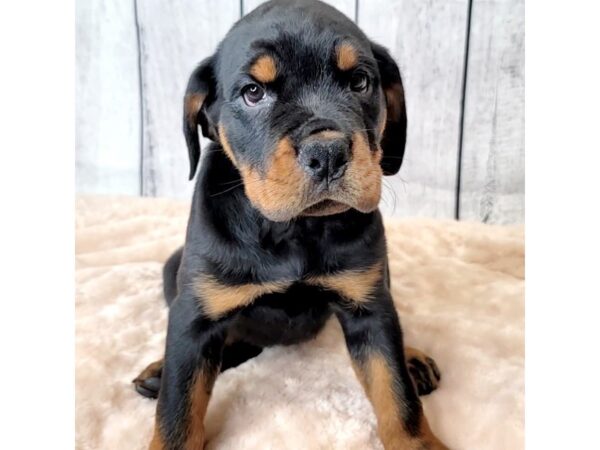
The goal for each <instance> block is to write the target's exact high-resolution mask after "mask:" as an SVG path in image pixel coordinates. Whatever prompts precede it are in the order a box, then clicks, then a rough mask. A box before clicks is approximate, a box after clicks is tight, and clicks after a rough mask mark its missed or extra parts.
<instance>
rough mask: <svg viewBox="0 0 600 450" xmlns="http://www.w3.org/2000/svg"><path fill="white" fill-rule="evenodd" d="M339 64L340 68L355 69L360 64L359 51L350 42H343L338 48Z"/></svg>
mask: <svg viewBox="0 0 600 450" xmlns="http://www.w3.org/2000/svg"><path fill="white" fill-rule="evenodd" d="M336 51H337V66H338V68H339V69H340V70H344V71H345V70H350V69H354V68H355V67H356V66H357V65H358V52H357V51H356V49H355V48H354V47H353V46H352V44H349V43H348V42H343V43H342V44H340V45H339V46H338V47H337V49H336Z"/></svg>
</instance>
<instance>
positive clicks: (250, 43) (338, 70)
mask: <svg viewBox="0 0 600 450" xmlns="http://www.w3.org/2000/svg"><path fill="white" fill-rule="evenodd" d="M261 10H262V11H261ZM324 20H325V21H326V22H324ZM184 116H185V117H184V131H185V134H186V138H187V142H188V147H189V150H190V161H191V164H192V172H191V176H193V174H194V172H195V169H196V165H197V162H198V159H199V146H198V138H197V125H198V124H200V125H201V126H202V130H203V133H204V134H205V135H206V136H208V137H210V138H212V139H214V140H216V141H218V142H220V144H221V146H222V147H223V150H224V151H225V153H226V154H227V156H228V157H229V159H230V160H231V162H232V163H233V164H234V165H235V166H236V167H237V169H238V170H239V172H240V174H241V177H242V180H243V182H244V189H245V192H246V195H247V196H248V198H249V199H250V201H251V202H252V203H253V205H254V206H255V207H256V208H257V209H258V210H260V211H261V212H262V214H263V215H264V216H266V217H267V218H269V219H271V220H274V221H284V220H290V219H292V218H294V217H297V216H301V215H329V214H336V213H339V212H342V211H345V210H347V209H349V208H355V209H357V210H359V211H362V212H370V211H373V210H375V209H376V208H377V205H378V203H379V199H380V195H381V179H382V175H383V174H384V173H386V174H393V173H396V172H397V171H398V169H399V167H400V164H401V160H402V156H403V152H404V144H405V136H406V113H405V108H404V93H403V90H402V81H401V79H400V74H399V71H398V68H397V66H396V64H395V63H394V62H393V60H392V59H391V57H390V56H389V54H388V53H387V52H386V51H385V50H384V49H383V48H381V47H379V46H377V45H375V44H372V43H371V42H370V41H369V40H368V39H367V38H366V37H365V36H364V35H363V34H362V32H361V31H360V30H359V29H358V28H357V27H356V26H355V25H354V24H353V23H352V22H351V21H349V20H348V19H346V18H345V16H343V15H342V14H341V13H338V12H337V11H335V10H333V9H332V8H329V7H326V6H325V5H323V4H319V3H313V4H310V5H309V8H308V9H307V8H306V5H304V6H302V7H294V6H293V4H290V3H287V4H285V2H283V4H280V3H278V2H272V3H267V4H266V6H263V7H262V8H259V10H258V11H257V12H256V13H253V14H250V15H248V16H246V17H245V18H244V19H243V20H242V21H240V22H239V23H238V24H237V25H236V26H235V27H234V28H233V29H232V30H231V31H230V33H229V34H228V35H227V37H226V38H225V40H224V41H223V42H222V43H221V45H220V47H219V50H218V51H217V53H216V54H215V55H214V56H213V57H211V58H209V59H208V60H205V61H204V62H203V63H202V64H201V65H200V66H199V67H198V68H197V69H196V71H195V72H194V73H193V74H192V77H191V78H190V82H189V85H188V91H187V93H186V98H185V111H184Z"/></svg>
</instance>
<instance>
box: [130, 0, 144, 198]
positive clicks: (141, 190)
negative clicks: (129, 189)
mask: <svg viewBox="0 0 600 450" xmlns="http://www.w3.org/2000/svg"><path fill="white" fill-rule="evenodd" d="M133 15H134V18H135V35H136V39H137V66H138V95H139V100H140V149H139V150H140V153H139V155H140V160H139V169H140V185H139V195H140V196H143V195H144V88H143V82H142V80H143V77H142V39H141V36H140V23H139V18H138V6H137V0H133Z"/></svg>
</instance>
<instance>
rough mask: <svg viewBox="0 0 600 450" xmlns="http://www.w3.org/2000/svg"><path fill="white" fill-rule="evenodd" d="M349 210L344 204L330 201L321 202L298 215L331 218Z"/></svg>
mask: <svg viewBox="0 0 600 450" xmlns="http://www.w3.org/2000/svg"><path fill="white" fill-rule="evenodd" d="M349 209H350V206H348V205H346V204H345V203H341V202H337V201H335V200H331V199H325V200H321V201H320V202H317V203H315V204H314V205H311V206H309V207H308V208H306V209H305V210H303V211H302V213H301V214H300V215H301V216H331V215H333V214H339V213H342V212H344V211H347V210H349Z"/></svg>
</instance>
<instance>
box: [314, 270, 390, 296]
mask: <svg viewBox="0 0 600 450" xmlns="http://www.w3.org/2000/svg"><path fill="white" fill-rule="evenodd" d="M382 268H383V267H382V264H381V263H377V264H375V265H373V266H372V267H370V268H368V269H366V270H347V271H343V272H339V273H336V274H332V275H319V276H315V277H311V278H308V279H307V280H306V283H307V284H310V285H315V286H321V287H324V288H326V289H329V290H332V291H335V292H337V293H338V294H339V295H341V296H342V297H343V298H345V299H346V300H349V301H352V302H354V303H359V304H360V303H365V302H368V301H369V300H371V299H372V296H373V294H374V292H375V288H376V287H377V285H378V283H379V282H380V281H381V278H382V274H383V270H382Z"/></svg>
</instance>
